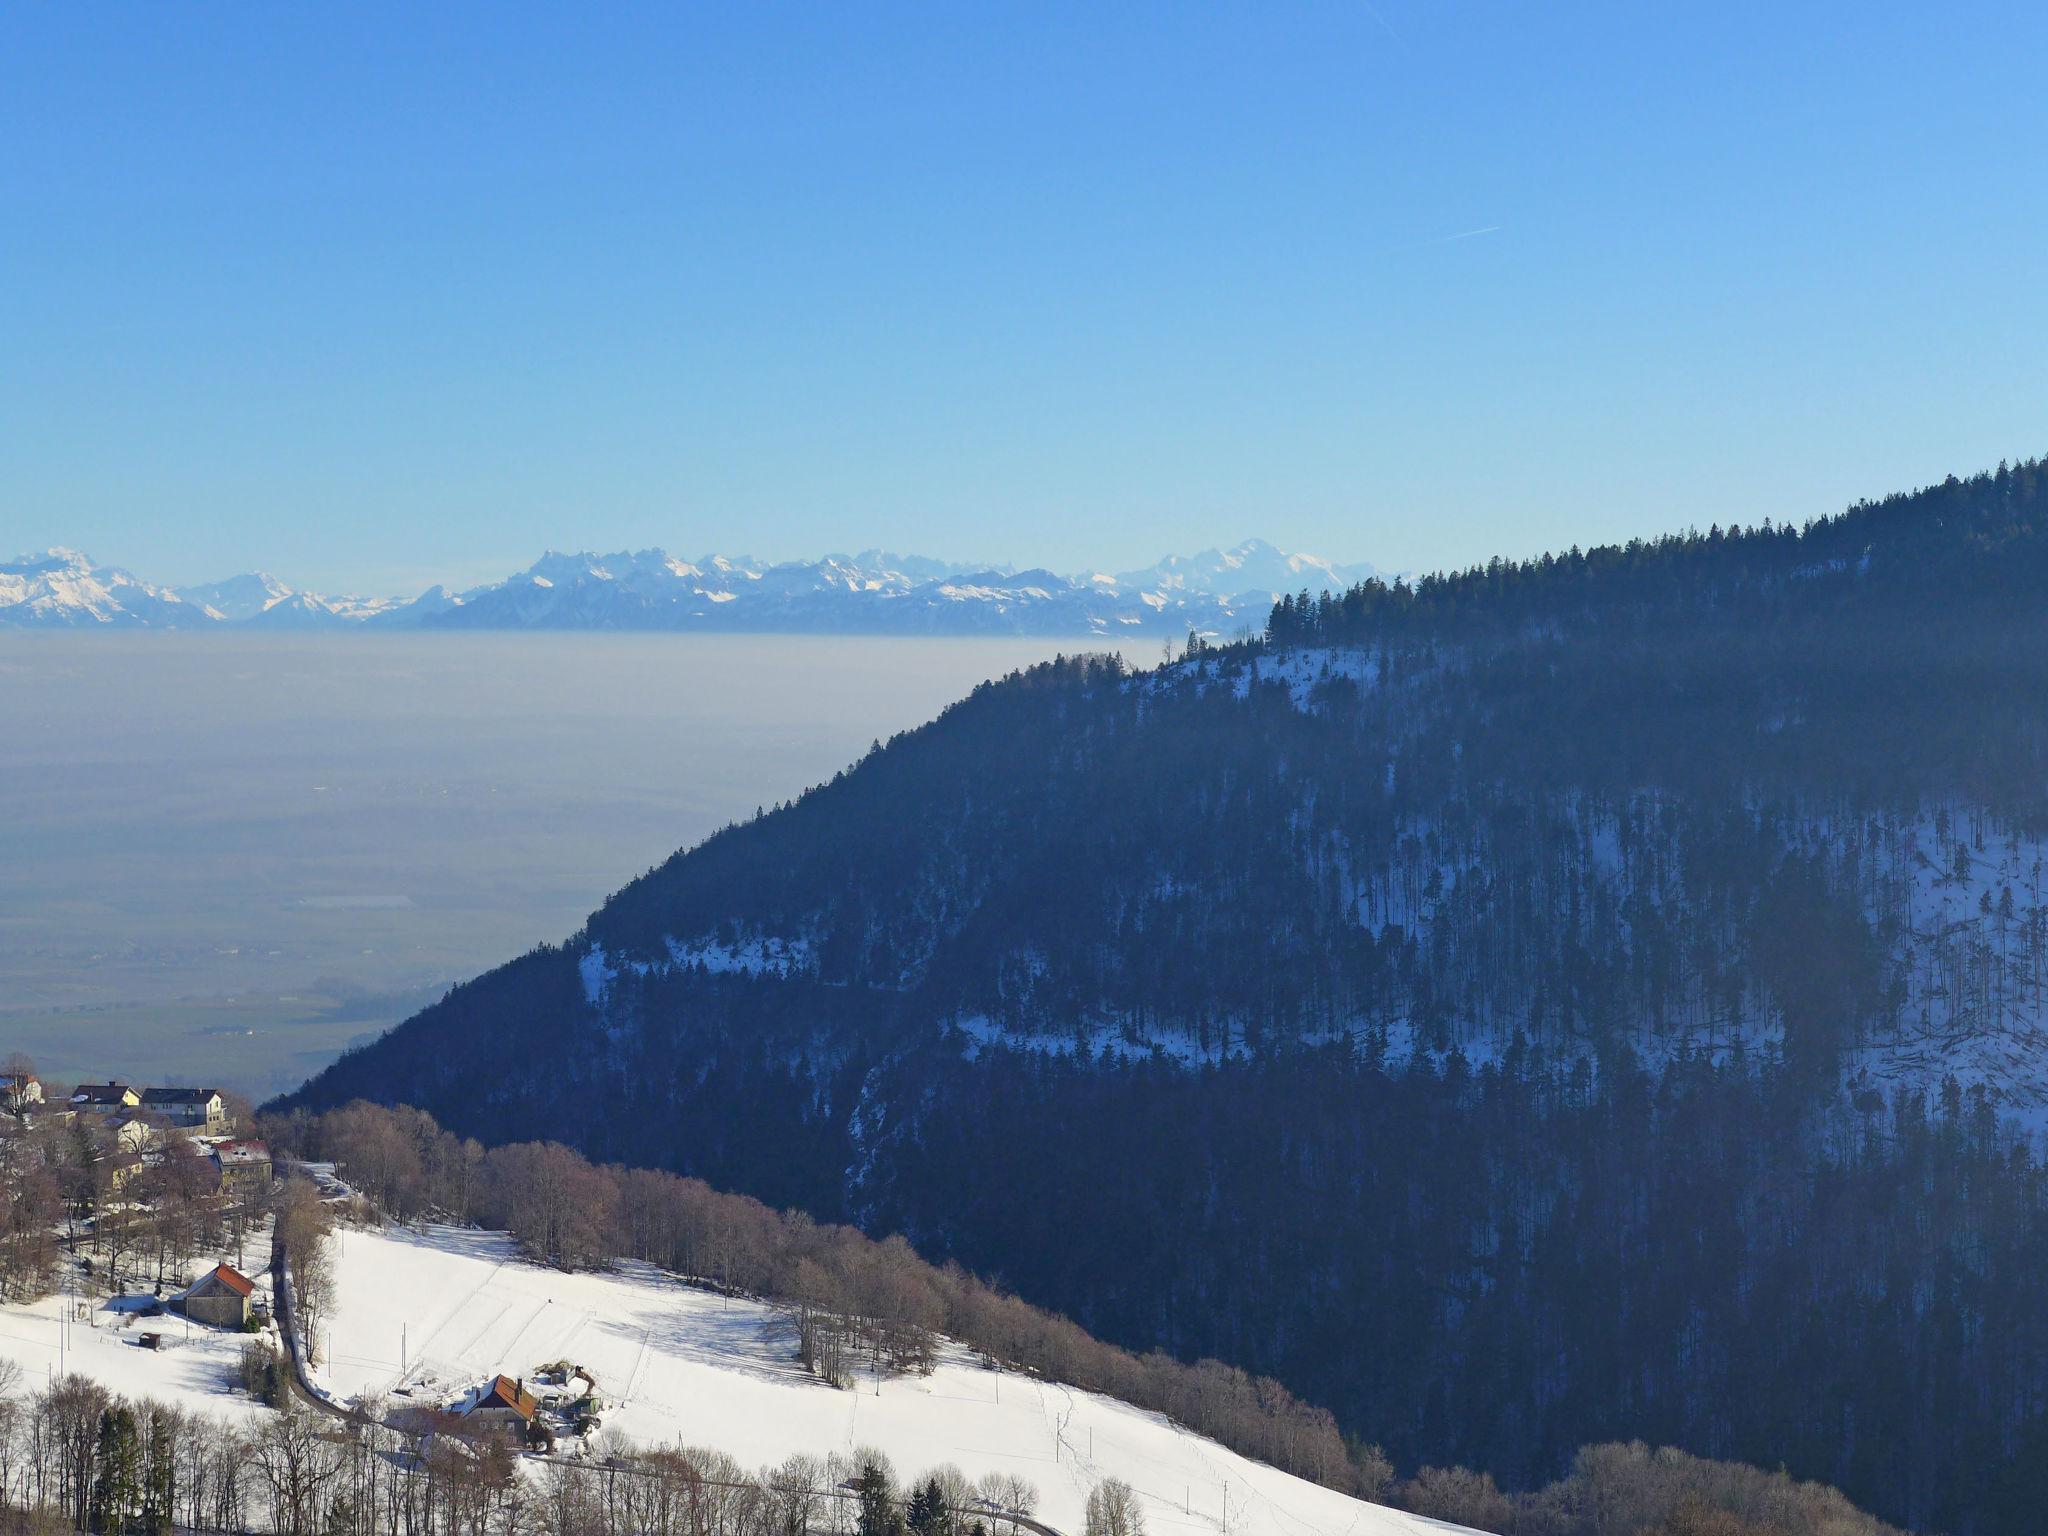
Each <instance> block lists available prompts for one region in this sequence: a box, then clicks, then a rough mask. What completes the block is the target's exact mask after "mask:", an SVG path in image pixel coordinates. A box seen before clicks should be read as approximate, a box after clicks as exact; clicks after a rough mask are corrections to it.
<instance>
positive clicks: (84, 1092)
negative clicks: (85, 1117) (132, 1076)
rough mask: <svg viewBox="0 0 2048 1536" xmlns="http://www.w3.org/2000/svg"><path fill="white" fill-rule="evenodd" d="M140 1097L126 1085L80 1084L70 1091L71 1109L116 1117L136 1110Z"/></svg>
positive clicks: (139, 1105)
mask: <svg viewBox="0 0 2048 1536" xmlns="http://www.w3.org/2000/svg"><path fill="white" fill-rule="evenodd" d="M141 1104H142V1095H141V1094H139V1093H137V1092H136V1091H135V1090H134V1089H133V1088H130V1087H129V1086H128V1085H127V1084H126V1083H80V1084H79V1085H78V1086H77V1087H76V1088H74V1089H72V1090H71V1107H72V1108H73V1109H78V1110H84V1111H86V1112H87V1113H89V1114H95V1115H118V1114H119V1113H121V1111H122V1110H124V1109H137V1108H140V1107H141Z"/></svg>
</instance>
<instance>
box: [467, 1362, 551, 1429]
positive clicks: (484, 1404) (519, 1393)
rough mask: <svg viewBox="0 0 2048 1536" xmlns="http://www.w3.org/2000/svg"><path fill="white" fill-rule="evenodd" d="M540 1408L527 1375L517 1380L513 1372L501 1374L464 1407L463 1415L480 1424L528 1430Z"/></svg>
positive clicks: (472, 1423) (469, 1422)
mask: <svg viewBox="0 0 2048 1536" xmlns="http://www.w3.org/2000/svg"><path fill="white" fill-rule="evenodd" d="M539 1408H540V1404H539V1403H538V1402H537V1401H535V1400H534V1396H533V1394H532V1393H531V1392H529V1391H527V1390H526V1382H525V1381H524V1380H523V1379H522V1380H519V1381H514V1380H513V1379H512V1378H511V1377H510V1376H499V1377H496V1378H495V1379H493V1380H492V1381H491V1383H490V1385H488V1386H486V1387H485V1388H484V1389H483V1390H482V1391H481V1392H479V1393H478V1394H477V1397H476V1401H474V1402H473V1403H471V1404H470V1405H469V1406H468V1407H467V1408H465V1409H463V1410H462V1417H463V1419H464V1421H465V1422H466V1423H468V1424H471V1425H473V1426H475V1427H477V1428H503V1429H512V1430H517V1431H519V1432H520V1433H521V1434H524V1433H525V1432H526V1427H527V1426H528V1425H529V1424H531V1423H532V1422H533V1416H534V1414H535V1413H536V1412H537V1411H538V1410H539Z"/></svg>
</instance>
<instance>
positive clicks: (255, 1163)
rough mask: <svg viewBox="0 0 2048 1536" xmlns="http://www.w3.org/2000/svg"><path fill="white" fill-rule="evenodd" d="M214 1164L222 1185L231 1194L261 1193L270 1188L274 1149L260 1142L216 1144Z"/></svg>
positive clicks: (224, 1142) (225, 1142)
mask: <svg viewBox="0 0 2048 1536" xmlns="http://www.w3.org/2000/svg"><path fill="white" fill-rule="evenodd" d="M213 1165H214V1167H216V1168H218V1169H219V1170H220V1187H221V1188H222V1189H223V1190H224V1191H225V1192H226V1193H227V1194H228V1195H229V1196H231V1197H232V1196H240V1195H260V1194H262V1193H264V1192H265V1191H266V1190H268V1189H269V1188H270V1185H271V1179H272V1174H271V1164H270V1148H269V1147H267V1146H265V1145H264V1144H263V1143H262V1142H260V1141H223V1142H218V1143H216V1144H215V1146H214V1149H213Z"/></svg>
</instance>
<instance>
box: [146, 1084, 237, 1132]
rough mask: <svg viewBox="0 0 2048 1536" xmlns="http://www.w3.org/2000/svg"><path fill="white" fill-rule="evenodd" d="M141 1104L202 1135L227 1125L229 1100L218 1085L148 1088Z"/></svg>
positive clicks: (151, 1111)
mask: <svg viewBox="0 0 2048 1536" xmlns="http://www.w3.org/2000/svg"><path fill="white" fill-rule="evenodd" d="M142 1107H143V1108H144V1109H146V1110H148V1111H150V1113H152V1114H157V1115H162V1116H163V1117H164V1118H165V1119H166V1120H168V1121H170V1122H171V1124H173V1125H182V1126H186V1127H188V1128H190V1129H192V1130H195V1131H198V1132H200V1133H201V1134H202V1135H210V1134H215V1133H217V1132H220V1131H224V1130H226V1129H227V1128H228V1107H227V1102H226V1100H224V1099H222V1098H221V1096H220V1090H219V1089H218V1088H145V1089H144V1090H143V1092H142Z"/></svg>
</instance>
